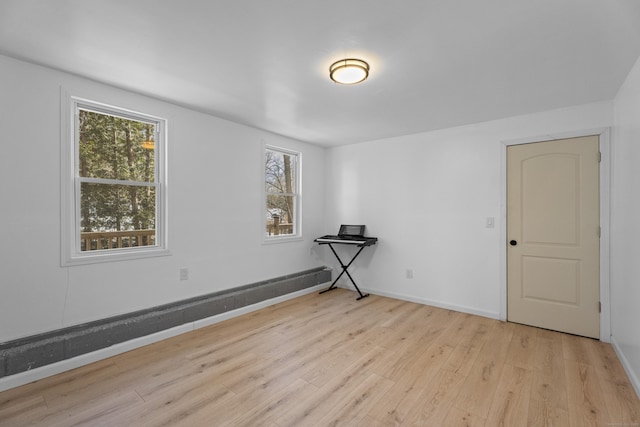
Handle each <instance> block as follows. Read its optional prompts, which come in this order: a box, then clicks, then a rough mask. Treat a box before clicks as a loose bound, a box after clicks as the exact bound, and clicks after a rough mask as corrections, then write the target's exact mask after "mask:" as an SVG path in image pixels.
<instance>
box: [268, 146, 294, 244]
mask: <svg viewBox="0 0 640 427" xmlns="http://www.w3.org/2000/svg"><path fill="white" fill-rule="evenodd" d="M267 151H274V152H277V153H279V154H286V155H289V156H295V158H296V167H295V177H294V182H295V183H294V188H295V192H294V193H282V194H284V195H289V194H290V195H291V196H292V197H293V205H294V207H293V212H294V213H293V215H294V223H293V231H294V232H293V234H283V235H278V236H275V235H271V236H269V235H267V233H266V231H265V226H266V221H265V209H266V207H267V195H268V192H267V189H266V185H265V184H266V169H265V164H266V160H267ZM261 168H262V173H261V178H262V183H261V185H262V207H261V210H260V212H261V216H260V218H261V226H260V229H261V230H262V240H263V243H267V244H269V243H282V242H291V241H298V240H302V238H303V237H302V153H301V152H299V151H295V150H291V149H288V148H283V147H279V146H276V145H271V144H267V143H263V147H262V164H261ZM295 218H297V220H296V219H295Z"/></svg>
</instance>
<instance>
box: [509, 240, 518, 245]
mask: <svg viewBox="0 0 640 427" xmlns="http://www.w3.org/2000/svg"><path fill="white" fill-rule="evenodd" d="M509 244H510V245H511V246H515V245H517V244H518V242H516V241H515V240H510V241H509Z"/></svg>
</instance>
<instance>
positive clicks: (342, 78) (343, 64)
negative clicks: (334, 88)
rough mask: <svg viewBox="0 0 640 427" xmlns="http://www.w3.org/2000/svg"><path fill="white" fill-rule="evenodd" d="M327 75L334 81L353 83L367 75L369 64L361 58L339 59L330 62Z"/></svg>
mask: <svg viewBox="0 0 640 427" xmlns="http://www.w3.org/2000/svg"><path fill="white" fill-rule="evenodd" d="M329 77H331V80H333V81H334V82H336V83H340V84H343V85H354V84H356V83H360V82H362V81H364V80H366V78H367V77H369V64H367V63H366V62H364V61H363V60H361V59H352V58H351V59H341V60H340V61H336V62H334V63H333V64H331V67H329Z"/></svg>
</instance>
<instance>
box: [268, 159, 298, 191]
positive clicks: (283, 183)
mask: <svg viewBox="0 0 640 427" xmlns="http://www.w3.org/2000/svg"><path fill="white" fill-rule="evenodd" d="M296 160H297V156H295V155H291V154H285V153H279V152H277V151H273V150H267V151H266V158H265V183H266V191H267V193H289V194H293V193H295V192H296V188H295V187H296V179H295V177H296V167H297V164H296V163H297V162H296Z"/></svg>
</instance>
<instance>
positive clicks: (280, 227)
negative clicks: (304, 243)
mask: <svg viewBox="0 0 640 427" xmlns="http://www.w3.org/2000/svg"><path fill="white" fill-rule="evenodd" d="M298 163H299V155H298V154H296V153H291V152H286V151H280V150H278V149H275V148H267V149H266V150H265V185H266V187H265V191H266V231H265V233H266V235H267V236H287V235H288V236H291V235H295V234H298V222H299V218H297V215H298V214H297V208H298V207H297V205H298V191H299V189H298V188H297V181H298V180H297V176H298V173H299V172H298V167H299V165H298Z"/></svg>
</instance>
